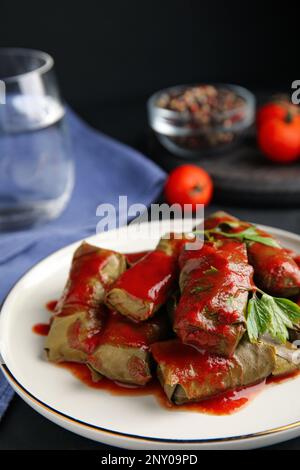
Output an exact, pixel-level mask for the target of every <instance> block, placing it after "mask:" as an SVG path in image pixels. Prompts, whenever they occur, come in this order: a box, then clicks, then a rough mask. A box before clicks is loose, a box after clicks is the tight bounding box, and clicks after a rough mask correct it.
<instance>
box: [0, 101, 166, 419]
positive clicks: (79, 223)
mask: <svg viewBox="0 0 300 470" xmlns="http://www.w3.org/2000/svg"><path fill="white" fill-rule="evenodd" d="M66 119H67V122H68V125H69V131H70V135H71V141H72V151H73V157H74V162H75V173H76V175H75V178H76V180H75V187H74V191H73V194H72V197H71V201H70V203H69V205H68V207H67V208H66V210H65V211H64V212H63V214H62V215H61V216H60V217H59V218H58V219H56V220H55V221H52V222H50V223H48V224H45V225H43V226H39V227H36V228H32V229H30V230H24V231H18V232H11V233H3V234H0V273H1V284H0V301H3V299H4V296H5V295H6V293H7V292H8V290H9V289H10V287H11V286H12V285H13V284H14V283H15V282H16V280H17V279H18V278H19V277H20V276H21V275H22V274H23V273H24V272H25V271H26V270H27V269H28V268H29V267H30V266H32V265H33V264H35V263H36V262H37V261H39V260H40V259H42V258H43V257H45V256H47V255H48V254H49V253H51V252H53V251H55V250H56V249H59V248H61V247H63V246H64V245H67V244H69V243H71V242H73V241H76V240H78V239H80V238H84V237H87V236H89V235H93V234H94V233H95V232H96V225H97V222H99V217H97V216H96V208H97V206H98V205H99V204H102V203H110V204H112V205H114V206H115V207H116V209H117V208H118V203H119V195H127V197H128V205H130V204H134V203H142V204H145V205H146V206H149V204H151V202H153V201H154V200H155V199H157V197H158V196H159V194H160V192H161V190H162V186H163V182H164V179H165V173H164V172H163V171H162V170H161V169H160V168H159V167H158V166H156V165H155V164H154V163H153V162H151V161H150V160H148V159H147V158H146V157H144V156H143V155H142V154H140V153H139V152H137V151H135V150H133V149H132V148H129V147H127V146H126V145H123V144H121V143H119V142H116V141H115V140H113V139H111V138H109V137H107V136H105V135H103V134H101V133H100V132H97V131H95V130H94V129H92V128H90V127H89V126H88V125H87V124H85V123H84V122H83V121H82V120H81V119H80V118H79V117H78V116H77V115H75V113H74V112H73V111H71V110H70V109H68V110H67V114H66ZM119 215H120V214H119ZM1 374H2V373H1V371H0V418H1V416H2V415H3V413H4V412H5V410H6V408H7V406H8V404H9V401H10V399H11V398H12V394H13V392H12V390H11V388H10V387H9V385H8V384H7V382H6V380H5V379H4V377H3V376H2V375H1Z"/></svg>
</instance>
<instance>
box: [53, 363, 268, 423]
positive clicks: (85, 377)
mask: <svg viewBox="0 0 300 470" xmlns="http://www.w3.org/2000/svg"><path fill="white" fill-rule="evenodd" d="M59 366H60V367H63V368H65V369H68V370H69V371H70V372H71V373H72V374H73V375H74V376H75V377H76V378H77V379H79V380H80V381H81V382H83V383H84V384H85V385H87V386H88V387H91V388H94V389H98V390H104V391H105V392H109V393H111V394H112V395H117V396H132V397H138V396H147V395H152V396H154V397H155V398H156V400H157V401H158V402H159V404H160V405H161V406H163V407H164V408H165V409H167V410H171V411H193V412H198V413H208V414H213V415H229V414H232V413H235V412H237V411H238V410H240V409H241V408H242V407H244V406H245V405H246V404H247V403H248V402H249V400H251V399H253V398H254V397H255V396H256V395H257V394H258V393H259V392H260V391H261V390H263V389H264V387H265V386H266V385H265V382H261V383H260V384H257V385H252V386H250V387H243V388H240V389H237V390H231V391H228V392H225V393H223V394H221V395H219V396H217V397H214V398H210V399H209V400H204V401H202V402H200V403H188V404H185V405H180V406H178V405H175V404H173V403H170V402H169V400H168V399H167V397H166V395H165V393H164V391H163V390H162V388H161V386H160V384H159V382H158V380H157V379H153V380H152V381H151V382H150V383H148V384H147V385H145V386H144V387H132V386H126V385H121V384H117V383H115V382H112V381H111V380H108V379H106V378H102V379H101V380H100V381H99V382H93V380H92V378H91V373H90V371H89V369H88V367H87V366H85V365H84V364H77V363H72V362H62V363H60V364H59Z"/></svg>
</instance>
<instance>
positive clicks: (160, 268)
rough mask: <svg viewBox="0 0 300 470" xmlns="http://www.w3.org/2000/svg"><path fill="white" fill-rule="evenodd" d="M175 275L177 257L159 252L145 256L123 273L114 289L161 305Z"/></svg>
mask: <svg viewBox="0 0 300 470" xmlns="http://www.w3.org/2000/svg"><path fill="white" fill-rule="evenodd" d="M176 274H177V257H176V256H168V255H167V254H166V253H164V252H163V251H160V250H155V251H152V252H150V253H149V254H148V255H146V256H145V257H144V258H143V259H142V260H141V261H139V262H138V263H136V264H135V265H133V266H132V267H131V268H130V269H128V270H127V271H125V272H124V273H123V274H122V275H121V277H120V278H119V279H118V280H117V282H116V283H115V285H114V287H117V288H120V289H124V290H126V291H127V292H129V293H130V294H132V295H134V296H136V297H138V298H139V299H143V300H148V301H150V302H151V301H153V302H155V303H158V304H160V303H163V302H164V301H165V298H166V295H167V293H168V292H169V289H170V286H171V285H172V284H173V282H174V280H175V276H176Z"/></svg>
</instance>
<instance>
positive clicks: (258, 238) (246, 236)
mask: <svg viewBox="0 0 300 470" xmlns="http://www.w3.org/2000/svg"><path fill="white" fill-rule="evenodd" d="M223 227H224V228H225V227H229V228H238V227H241V224H240V223H239V222H231V221H228V222H222V223H220V225H218V226H217V227H215V228H213V229H209V230H195V231H194V232H193V233H194V234H195V235H200V234H204V235H205V237H206V239H207V240H209V241H213V236H214V235H222V237H226V238H235V239H238V240H241V241H252V242H257V243H261V244H263V245H267V246H273V247H277V248H279V247H280V245H279V244H278V243H277V241H276V240H274V238H272V237H264V236H263V235H261V234H260V232H259V231H258V229H257V228H256V227H255V225H251V226H250V227H247V228H246V229H245V230H241V231H240V232H224V231H223V230H222V228H223Z"/></svg>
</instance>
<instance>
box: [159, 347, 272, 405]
mask: <svg viewBox="0 0 300 470" xmlns="http://www.w3.org/2000/svg"><path fill="white" fill-rule="evenodd" d="M151 351H152V354H153V357H154V359H155V361H156V362H157V364H158V368H157V375H158V378H159V380H160V382H161V385H162V387H163V389H164V391H165V393H166V395H167V397H168V399H169V400H170V401H172V402H174V403H175V404H177V405H181V404H183V403H187V402H198V401H201V400H205V399H208V398H211V397H214V396H216V395H219V394H220V393H223V392H225V391H227V390H231V389H235V388H238V387H242V386H246V385H252V384H255V383H258V382H260V381H262V380H263V379H265V378H266V377H268V376H269V375H270V374H271V373H272V371H273V369H274V368H275V363H276V362H275V350H274V348H273V347H272V346H270V345H268V344H264V343H256V344H251V343H249V342H248V341H246V340H244V339H243V340H242V341H241V343H240V344H239V346H238V348H237V349H236V351H235V353H234V355H233V356H232V357H231V358H225V357H221V356H216V355H212V354H208V353H201V352H199V351H197V350H196V349H195V348H192V347H191V346H188V345H186V344H182V343H181V342H180V341H179V340H178V339H174V340H169V341H164V342H159V343H155V344H153V345H152V346H151Z"/></svg>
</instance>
